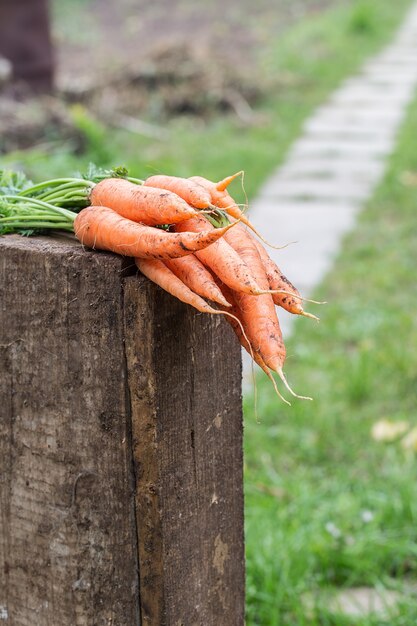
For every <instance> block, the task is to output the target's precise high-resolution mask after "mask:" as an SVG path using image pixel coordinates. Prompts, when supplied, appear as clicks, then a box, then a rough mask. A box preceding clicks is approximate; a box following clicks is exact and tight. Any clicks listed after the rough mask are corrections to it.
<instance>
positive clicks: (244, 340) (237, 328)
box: [221, 284, 291, 406]
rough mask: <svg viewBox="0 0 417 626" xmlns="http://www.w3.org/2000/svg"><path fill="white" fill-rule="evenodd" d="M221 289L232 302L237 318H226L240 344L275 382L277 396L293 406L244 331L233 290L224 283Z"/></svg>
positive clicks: (273, 382)
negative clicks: (280, 389)
mask: <svg viewBox="0 0 417 626" xmlns="http://www.w3.org/2000/svg"><path fill="white" fill-rule="evenodd" d="M221 290H222V292H223V294H224V296H225V298H227V300H228V302H230V305H231V308H230V309H229V310H230V312H231V313H233V315H234V317H235V318H236V319H233V318H230V317H228V318H226V319H227V321H228V322H229V324H230V325H231V327H232V328H233V330H234V332H235V335H236V337H237V338H238V340H239V343H240V345H241V346H242V347H243V348H244V349H245V350H246V352H248V353H249V354H250V356H251V358H252V359H253V360H254V361H255V363H256V364H257V365H259V367H260V368H261V369H262V371H263V372H264V373H265V374H266V375H267V376H268V378H269V380H270V381H271V382H272V384H273V387H274V390H275V393H276V394H277V396H278V397H279V398H281V400H282V401H283V402H285V403H286V404H288V405H290V406H291V403H290V402H288V400H286V399H285V398H284V396H283V395H282V394H281V393H280V391H279V389H278V387H277V384H276V382H275V379H274V377H273V376H272V374H271V372H270V370H269V369H268V366H267V365H266V363H265V361H264V360H263V358H262V356H261V354H260V352H259V349H256V348H255V347H254V346H253V345H251V343H250V341H249V339H248V336H247V334H246V333H244V332H243V329H244V320H243V318H242V315H241V311H240V309H239V307H238V305H237V304H236V300H235V298H234V295H233V292H232V291H231V289H229V288H228V287H227V286H226V285H224V284H222V285H221ZM238 322H240V323H238Z"/></svg>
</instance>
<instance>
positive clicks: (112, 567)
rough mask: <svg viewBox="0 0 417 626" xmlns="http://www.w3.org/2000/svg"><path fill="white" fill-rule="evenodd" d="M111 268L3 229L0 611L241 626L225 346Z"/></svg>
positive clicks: (193, 318)
mask: <svg viewBox="0 0 417 626" xmlns="http://www.w3.org/2000/svg"><path fill="white" fill-rule="evenodd" d="M123 268H124V261H123V260H122V259H121V258H120V257H117V256H114V255H110V254H99V253H93V252H86V251H84V250H83V249H82V248H81V247H80V246H79V245H78V244H76V243H72V242H66V241H64V240H51V239H48V240H47V239H23V238H19V237H4V238H0V331H1V335H0V344H1V345H0V403H1V404H0V406H1V409H0V415H1V419H0V615H7V616H8V621H6V622H5V623H8V624H11V625H12V626H26V625H27V626H29V624H30V625H31V626H57V625H58V624H59V626H70V625H71V626H73V625H79V626H84V625H86V626H87V625H88V626H90V625H96V624H97V625H100V626H101V625H113V626H116V625H117V626H138V625H139V624H141V623H142V624H143V625H144V624H150V625H152V626H164V625H167V626H171V625H172V626H180V625H181V624H182V625H183V626H194V625H204V626H212V625H213V626H214V624H216V626H217V625H220V624H225V625H226V624H227V625H229V624H230V626H234V625H236V626H239V625H241V624H243V621H244V618H243V591H244V563H243V496H242V442H241V437H242V425H241V408H240V407H241V398H240V356H239V349H238V347H237V345H236V342H235V341H234V338H233V336H232V334H231V332H230V329H229V328H228V326H227V325H226V324H225V323H224V322H223V321H221V320H219V319H218V318H214V319H211V318H209V317H207V316H203V315H200V314H196V313H195V312H193V311H192V310H191V309H190V308H189V307H186V306H185V305H182V304H181V303H179V302H177V301H176V300H174V299H173V298H171V297H170V296H168V295H167V294H165V293H163V292H162V291H161V290H160V289H158V288H157V287H155V286H153V285H151V284H150V283H149V282H148V281H147V280H146V279H144V278H139V277H136V276H128V277H124V272H123ZM219 317H220V316H219ZM3 619H4V618H3Z"/></svg>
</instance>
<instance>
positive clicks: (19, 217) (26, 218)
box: [0, 214, 62, 224]
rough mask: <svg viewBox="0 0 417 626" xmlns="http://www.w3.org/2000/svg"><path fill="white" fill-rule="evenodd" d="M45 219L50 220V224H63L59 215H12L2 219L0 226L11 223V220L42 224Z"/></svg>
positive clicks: (0, 218)
mask: <svg viewBox="0 0 417 626" xmlns="http://www.w3.org/2000/svg"><path fill="white" fill-rule="evenodd" d="M45 218H46V219H47V220H48V222H60V223H61V222H62V218H61V217H59V215H48V216H45V215H33V214H30V215H11V216H8V217H0V224H4V223H6V222H10V220H15V219H17V220H19V222H20V221H23V222H26V221H27V222H37V221H38V220H39V221H41V222H44V221H45Z"/></svg>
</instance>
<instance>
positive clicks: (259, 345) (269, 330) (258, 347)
mask: <svg viewBox="0 0 417 626" xmlns="http://www.w3.org/2000/svg"><path fill="white" fill-rule="evenodd" d="M225 239H226V241H227V242H228V243H229V244H231V245H232V247H233V248H234V250H236V252H237V253H238V254H239V256H240V257H241V258H242V259H243V260H244V261H245V262H246V263H247V264H248V265H249V266H250V268H251V270H252V272H253V275H254V277H255V280H256V282H257V283H258V284H259V285H260V287H261V288H262V289H263V290H265V291H266V290H267V288H268V278H267V275H266V271H265V268H264V266H263V263H262V260H261V257H260V255H259V252H258V249H257V246H256V245H255V240H254V239H253V237H252V236H251V235H250V234H249V233H248V232H247V231H246V230H245V229H243V228H238V229H235V230H234V231H232V232H231V233H230V234H228V233H226V235H225ZM233 296H234V299H235V302H236V304H237V306H238V308H239V310H240V312H241V318H240V319H241V321H242V324H243V328H244V329H245V331H246V334H247V336H248V339H249V341H250V343H251V345H252V346H253V348H254V349H255V351H259V354H260V355H261V357H262V360H263V361H264V363H265V364H266V365H267V366H268V367H269V368H270V369H272V370H274V371H275V372H277V374H278V375H279V377H280V378H281V380H282V382H283V383H284V385H285V387H286V388H287V389H288V391H289V392H290V393H291V394H292V395H293V396H295V397H297V398H303V399H309V400H311V398H306V397H305V396H298V395H297V394H296V393H295V392H294V391H293V390H292V389H291V387H290V386H289V384H288V382H287V379H286V377H285V374H284V372H283V367H284V362H285V356H286V350H285V345H284V341H283V339H282V333H281V328H280V325H279V320H278V317H277V314H276V310H275V306H274V301H273V296H272V295H271V294H269V293H264V294H262V295H258V296H257V297H256V298H255V297H253V296H250V295H248V294H246V293H238V292H234V293H233Z"/></svg>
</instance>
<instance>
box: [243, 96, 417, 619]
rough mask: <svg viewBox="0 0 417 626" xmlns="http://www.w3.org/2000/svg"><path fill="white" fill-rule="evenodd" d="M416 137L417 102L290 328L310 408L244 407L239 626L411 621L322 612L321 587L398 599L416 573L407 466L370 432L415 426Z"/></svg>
mask: <svg viewBox="0 0 417 626" xmlns="http://www.w3.org/2000/svg"><path fill="white" fill-rule="evenodd" d="M416 136H417V102H416V103H415V104H414V106H413V108H412V110H411V112H410V114H409V118H408V120H407V122H406V125H405V126H404V128H403V131H402V134H401V138H400V141H399V145H398V149H397V152H396V154H395V155H394V157H393V159H392V163H391V167H390V170H389V172H388V174H387V176H386V179H385V180H384V182H383V184H382V185H381V186H380V188H379V189H378V191H377V193H376V195H375V197H374V198H373V199H372V200H371V201H370V202H369V204H368V207H367V208H366V210H365V211H364V212H363V214H362V215H361V216H360V218H359V222H358V225H357V227H356V229H355V231H354V232H353V233H352V234H351V235H350V236H349V237H348V238H347V239H346V240H345V242H344V246H343V250H342V252H341V254H340V256H339V258H338V259H337V261H336V263H335V265H334V268H333V269H332V271H331V273H330V274H329V275H328V276H327V277H326V279H325V280H324V282H323V284H322V285H321V287H320V288H319V289H318V291H317V293H316V294H315V295H316V296H317V297H318V298H319V299H326V300H328V301H329V304H328V305H326V306H325V307H323V308H322V310H321V323H320V325H319V326H316V325H314V324H311V323H309V322H308V320H304V319H300V320H297V323H296V328H295V332H294V335H293V337H292V338H291V340H290V342H289V345H288V352H289V354H291V359H290V360H289V361H288V364H287V372H288V374H289V375H290V379H291V381H292V382H293V383H294V385H295V386H296V388H297V389H299V390H301V391H302V392H306V393H308V394H311V395H313V396H314V397H315V401H314V403H302V402H299V401H298V402H294V403H293V406H292V407H291V408H287V407H285V406H284V405H283V404H280V402H279V400H277V399H276V397H275V396H274V394H273V393H272V391H271V389H270V387H269V384H268V382H265V381H262V382H261V381H259V386H260V394H259V396H260V397H259V407H258V414H259V416H261V423H260V424H258V423H257V422H256V420H255V417H254V415H253V408H252V400H251V399H247V402H246V411H245V412H246V436H245V442H246V451H245V453H246V457H245V458H246V520H247V521H246V537H247V560H248V565H247V570H248V621H247V623H248V626H254V625H255V624H256V625H258V624H259V625H262V626H284V625H285V626H286V625H288V626H289V625H291V626H302V625H303V626H304V625H307V624H308V625H309V626H319V625H320V626H321V625H324V624H325V625H329V626H330V625H340V626H342V625H345V624H346V625H347V624H349V625H351V624H358V625H359V624H360V625H361V626H371V625H372V626H376V625H377V624H381V625H382V624H386V625H387V626H400V625H404V626H412V625H413V624H415V623H417V599H416V598H415V597H414V598H412V597H409V596H406V597H405V598H404V602H403V603H402V605H401V607H400V610H399V614H398V615H397V616H395V615H394V616H391V617H390V618H388V619H387V620H385V621H384V620H382V619H379V620H378V619H376V618H374V619H371V618H366V619H365V618H363V619H358V620H357V621H355V620H353V619H352V618H349V619H346V618H343V617H341V616H339V617H337V616H335V615H332V614H331V613H329V611H328V610H327V609H326V606H325V604H326V603H325V602H323V593H324V598H326V597H327V596H326V594H325V591H326V590H329V589H333V590H334V589H336V588H340V587H350V586H358V585H369V586H377V587H378V586H379V587H384V586H387V587H391V588H399V589H401V588H403V586H404V584H405V582H406V581H407V580H408V579H409V578H413V577H416V576H417V480H416V478H417V460H416V457H415V455H414V453H413V452H410V451H405V450H404V449H403V446H402V445H401V441H395V442H393V443H391V444H387V443H381V442H376V441H374V440H373V438H372V436H371V429H372V425H373V424H374V423H375V422H376V421H378V420H380V419H383V418H388V419H390V420H393V421H397V420H407V421H408V422H409V423H410V428H411V427H412V426H416V425H417V315H416V301H417V281H416V268H417V218H416V216H417V186H415V187H407V186H404V185H403V184H402V183H401V182H400V181H401V175H402V173H403V172H404V171H414V172H417V150H416V147H415V140H414V138H415V137H416ZM416 451H417V450H416ZM369 512H370V513H369ZM303 594H309V595H311V594H312V596H313V598H314V597H317V602H318V604H316V605H315V606H313V607H312V606H311V601H310V603H309V608H306V606H305V603H303V602H302V601H301V600H300V598H302V597H303ZM320 599H321V600H320ZM320 601H321V604H320ZM313 605H314V603H313Z"/></svg>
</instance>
